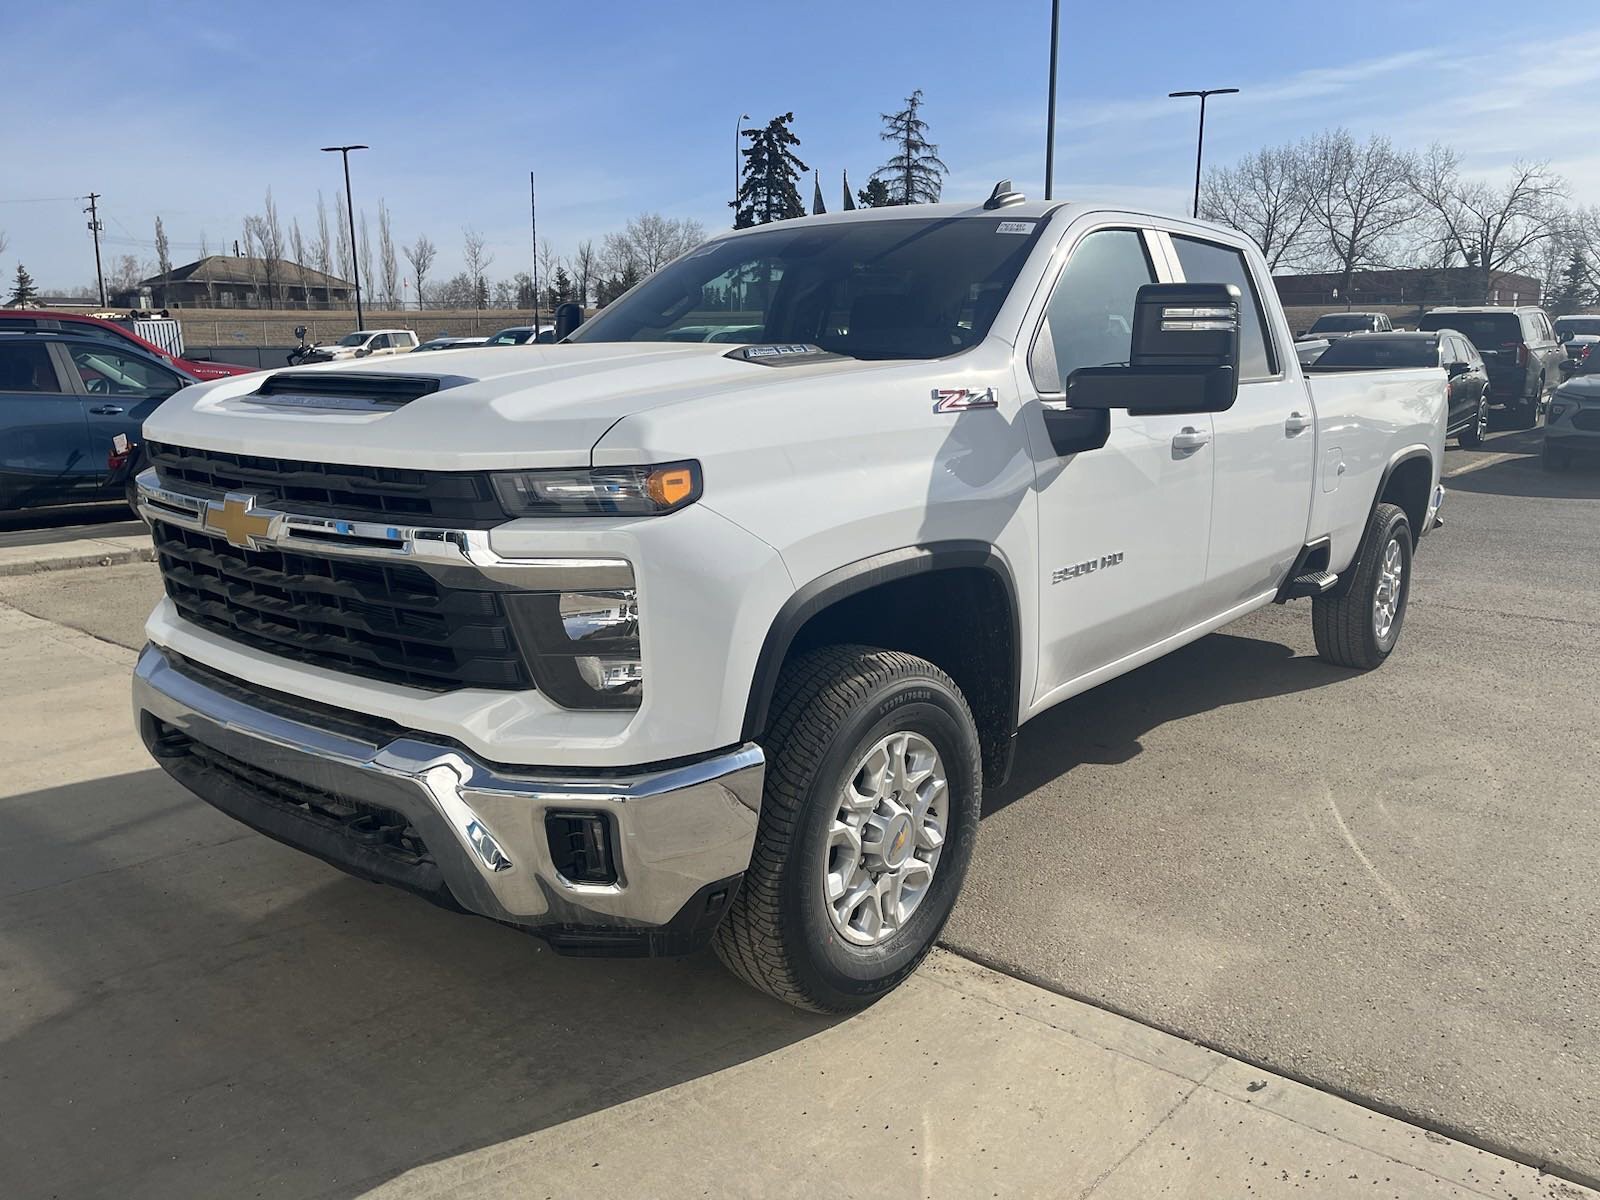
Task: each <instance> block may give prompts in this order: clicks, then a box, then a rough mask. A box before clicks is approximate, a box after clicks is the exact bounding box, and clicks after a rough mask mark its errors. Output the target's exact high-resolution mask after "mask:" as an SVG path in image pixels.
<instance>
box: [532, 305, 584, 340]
mask: <svg viewBox="0 0 1600 1200" xmlns="http://www.w3.org/2000/svg"><path fill="white" fill-rule="evenodd" d="M582 324H583V305H581V304H579V303H578V302H577V301H575V300H568V301H567V302H566V303H565V304H558V305H556V329H555V335H554V338H553V340H554V341H557V342H561V341H565V340H566V338H567V335H568V334H570V333H571V332H572V331H573V330H574V329H576V328H577V327H578V326H579V325H582ZM541 340H542V339H541Z"/></svg>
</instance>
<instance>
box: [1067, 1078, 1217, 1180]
mask: <svg viewBox="0 0 1600 1200" xmlns="http://www.w3.org/2000/svg"><path fill="white" fill-rule="evenodd" d="M1226 1061H1227V1059H1222V1058H1219V1059H1218V1060H1217V1063H1216V1066H1214V1067H1212V1068H1211V1070H1209V1071H1207V1072H1206V1073H1205V1075H1204V1076H1202V1077H1201V1078H1200V1079H1198V1080H1196V1081H1195V1082H1194V1083H1192V1084H1190V1085H1189V1088H1188V1090H1187V1091H1185V1092H1184V1093H1183V1095H1181V1096H1179V1097H1178V1101H1177V1103H1176V1104H1174V1105H1173V1106H1172V1107H1171V1108H1169V1109H1167V1111H1166V1112H1164V1113H1162V1114H1161V1119H1160V1120H1159V1121H1157V1122H1156V1123H1155V1124H1154V1125H1152V1126H1150V1128H1149V1129H1146V1130H1145V1131H1144V1135H1143V1136H1142V1137H1140V1138H1139V1140H1138V1141H1136V1142H1134V1144H1133V1145H1131V1146H1129V1147H1128V1152H1127V1153H1126V1154H1124V1155H1123V1156H1122V1157H1121V1158H1119V1159H1117V1161H1116V1162H1114V1163H1112V1164H1111V1165H1110V1166H1108V1167H1107V1168H1106V1169H1105V1170H1104V1171H1101V1172H1100V1174H1099V1175H1097V1176H1095V1180H1094V1182H1093V1183H1091V1184H1090V1185H1089V1186H1088V1187H1086V1188H1084V1189H1083V1191H1081V1192H1079V1193H1078V1200H1087V1198H1088V1197H1089V1196H1092V1195H1094V1194H1095V1192H1097V1191H1099V1190H1100V1186H1101V1185H1102V1184H1103V1183H1105V1181H1106V1180H1107V1179H1110V1178H1111V1176H1113V1175H1115V1174H1116V1173H1117V1171H1118V1169H1119V1168H1121V1166H1122V1164H1123V1163H1125V1162H1127V1161H1128V1160H1129V1159H1130V1158H1132V1157H1133V1156H1134V1155H1135V1154H1137V1153H1139V1151H1140V1150H1142V1149H1144V1146H1145V1143H1146V1142H1148V1141H1149V1140H1150V1139H1151V1138H1153V1137H1154V1136H1155V1135H1156V1133H1157V1132H1158V1131H1159V1130H1161V1129H1162V1128H1163V1127H1165V1126H1166V1124H1167V1122H1169V1121H1171V1120H1172V1118H1173V1117H1175V1116H1176V1115H1177V1114H1178V1110H1179V1109H1181V1108H1182V1107H1183V1106H1184V1105H1185V1104H1187V1103H1189V1101H1190V1099H1191V1098H1192V1097H1193V1096H1194V1094H1195V1093H1196V1092H1198V1091H1199V1090H1200V1089H1201V1088H1203V1087H1205V1085H1206V1081H1207V1080H1209V1079H1210V1078H1211V1077H1212V1076H1213V1075H1215V1074H1216V1073H1217V1071H1218V1070H1220V1069H1221V1067H1222V1065H1223V1063H1225V1062H1226Z"/></svg>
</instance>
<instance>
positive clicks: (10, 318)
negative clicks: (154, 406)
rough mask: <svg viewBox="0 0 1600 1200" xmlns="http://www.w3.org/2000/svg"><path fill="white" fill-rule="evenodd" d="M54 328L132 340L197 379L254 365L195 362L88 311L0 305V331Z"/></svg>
mask: <svg viewBox="0 0 1600 1200" xmlns="http://www.w3.org/2000/svg"><path fill="white" fill-rule="evenodd" d="M7 329H54V330H58V331H60V332H62V333H75V334H78V335H79V336H80V337H94V338H102V339H104V340H105V341H108V342H113V343H127V342H132V343H133V344H134V345H135V346H137V347H139V349H141V350H143V351H144V352H145V353H146V354H153V355H155V356H156V357H157V358H159V359H160V360H161V361H162V362H165V363H171V364H172V365H173V366H174V367H176V368H177V369H178V370H180V371H187V372H188V373H189V374H190V375H193V376H194V377H195V378H196V379H202V380H204V379H222V378H225V377H226V376H229V375H248V374H249V373H250V372H251V371H253V370H255V368H254V367H241V366H239V365H238V364H236V363H219V362H196V361H194V360H193V359H188V358H180V357H178V356H177V355H176V354H172V353H169V352H168V351H166V350H163V349H162V348H161V347H160V346H158V345H156V344H155V343H154V342H151V341H147V340H146V339H144V338H142V337H140V336H139V335H138V334H137V333H135V332H133V330H131V329H126V328H124V327H123V326H122V325H121V324H119V323H118V322H116V321H107V320H104V319H103V318H101V317H91V316H89V315H88V314H87V313H66V312H46V311H44V310H42V309H36V308H0V330H7Z"/></svg>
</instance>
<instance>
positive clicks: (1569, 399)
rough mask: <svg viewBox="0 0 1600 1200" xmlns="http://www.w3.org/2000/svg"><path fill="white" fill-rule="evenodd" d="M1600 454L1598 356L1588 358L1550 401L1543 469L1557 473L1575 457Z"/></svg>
mask: <svg viewBox="0 0 1600 1200" xmlns="http://www.w3.org/2000/svg"><path fill="white" fill-rule="evenodd" d="M1585 451H1588V452H1590V453H1593V452H1595V451H1600V354H1590V355H1589V356H1588V357H1587V358H1585V359H1583V360H1582V361H1581V362H1579V363H1578V364H1577V365H1576V367H1575V368H1574V371H1573V375H1572V378H1571V379H1569V380H1567V381H1566V382H1565V383H1563V384H1562V385H1561V386H1560V387H1558V388H1557V389H1556V394H1555V395H1554V396H1552V397H1551V398H1550V411H1549V414H1548V416H1547V418H1546V420H1545V429H1544V468H1545V470H1547V471H1559V470H1561V469H1562V468H1563V467H1565V466H1567V465H1568V464H1569V463H1570V462H1571V461H1572V459H1573V457H1574V455H1576V454H1580V453H1583V452H1585Z"/></svg>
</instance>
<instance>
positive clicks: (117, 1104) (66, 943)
mask: <svg viewBox="0 0 1600 1200" xmlns="http://www.w3.org/2000/svg"><path fill="white" fill-rule="evenodd" d="M108 796H116V797H119V801H118V802H117V803H116V804H115V806H114V807H115V809H116V811H115V813H114V816H113V819H111V820H109V821H106V822H104V823H101V824H98V825H97V824H96V823H95V821H94V819H93V814H94V813H95V812H96V811H97V810H99V809H102V808H103V806H104V804H105V801H106V798H107V797H108ZM69 818H70V819H69ZM130 845H133V846H135V847H136V849H135V851H133V852H130V850H129V849H128V847H129V846H130ZM30 846H33V847H40V848H44V847H48V848H49V852H50V857H51V861H49V862H48V863H47V864H46V865H42V866H35V867H33V868H29V867H26V866H23V867H22V868H21V869H19V870H17V871H15V872H14V873H13V872H7V873H6V874H5V875H0V978H3V979H4V981H5V986H3V987H0V993H6V994H7V1004H6V1006H5V1010H6V1011H4V1012H0V1112H4V1113H5V1114H6V1120H5V1121H3V1122H0V1162H6V1163H8V1164H10V1165H9V1166H8V1167H7V1170H6V1174H7V1175H9V1176H10V1182H9V1183H8V1185H7V1187H6V1188H5V1189H4V1190H5V1192H6V1194H7V1196H8V1197H15V1198H18V1200H21V1198H22V1197H31V1196H47V1195H63V1196H66V1195H71V1196H88V1195H116V1196H122V1197H133V1196H150V1197H188V1196H194V1197H200V1196H219V1195H246V1194H248V1195H273V1196H287V1197H301V1196H319V1197H352V1196H357V1195H361V1194H363V1193H364V1192H366V1191H367V1190H369V1189H370V1188H372V1187H374V1186H376V1185H377V1184H379V1183H381V1182H383V1181H384V1180H387V1179H392V1178H394V1177H396V1176H398V1175H401V1174H403V1173H405V1172H406V1171H407V1170H409V1169H411V1168H414V1167H417V1166H420V1165H423V1164H426V1163H429V1162H433V1161H437V1160H440V1159H446V1158H450V1157H453V1156H455V1155H458V1154H462V1153H465V1152H468V1151H471V1150H474V1149H478V1148H481V1147H485V1146H492V1145H495V1144H498V1143H501V1142H505V1141H510V1140H514V1139H516V1138H518V1137H520V1136H525V1135H527V1134H530V1133H533V1132H536V1131H538V1130H540V1129H545V1128H548V1127H550V1126H553V1125H557V1124H560V1123H563V1122H567V1121H571V1120H573V1119H575V1118H578V1117H580V1116H583V1115H584V1114H587V1113H591V1112H595V1111H597V1110H601V1109H606V1108H610V1107H613V1106H615V1105H619V1104H624V1103H626V1102H627V1101H629V1100H630V1099H632V1098H635V1097H638V1096H642V1095H646V1094H649V1093H652V1092H656V1091H659V1090H661V1089H663V1088H667V1087H671V1086H673V1085H674V1084H678V1083H682V1082H684V1081H688V1080H693V1079H698V1078H702V1077H706V1076H712V1075H714V1074H716V1073H717V1072H719V1071H722V1070H724V1069H725V1068H729V1067H733V1066H735V1065H737V1064H741V1063H747V1062H750V1061H752V1060H755V1059H759V1058H761V1057H762V1056H763V1055H765V1054H767V1053H769V1052H771V1051H773V1050H775V1049H778V1048H780V1047H783V1046H785V1045H788V1044H791V1043H793V1042H796V1041H799V1040H801V1039H804V1038H807V1037H810V1036H813V1035H815V1034H817V1033H819V1032H821V1031H823V1030H825V1029H826V1028H828V1026H829V1025H830V1024H832V1022H830V1021H829V1020H827V1019H824V1018H820V1017H815V1016H810V1015H807V1014H803V1013H799V1012H796V1011H794V1010H791V1009H789V1008H787V1007H785V1006H783V1005H781V1004H779V1003H777V1002H776V1001H772V1000H769V999H767V998H766V997H763V996H760V995H758V994H756V993H755V992H753V991H751V990H749V989H748V988H745V987H744V986H742V985H740V984H738V983H736V982H735V981H734V980H732V979H731V978H730V977H728V976H727V975H726V974H725V973H724V972H723V971H722V969H721V967H720V965H719V964H718V963H717V962H716V960H715V959H714V958H713V957H712V956H711V955H710V954H709V953H702V954H699V955H696V956H694V957H691V958H687V959H655V960H637V959H635V960H604V959H573V958H559V957H557V956H556V955H555V954H553V953H551V952H550V951H549V950H548V949H547V948H546V947H545V946H544V944H543V943H542V942H540V941H538V940H536V939H534V938H531V937H528V936H525V935H523V934H520V933H517V932H515V931H513V930H511V929H508V928H505V927H502V926H498V925H495V924H492V923H490V922H488V921H484V920H479V919H473V918H468V917H464V916H460V915H457V914H453V913H449V912H445V911H443V910H441V909H437V908H434V907H433V906H431V905H429V904H427V903H425V902H423V901H420V900H417V899H415V898H413V897H410V896H407V895H405V894H404V893H401V892H398V891H394V890H392V889H386V888H378V887H374V886H372V885H369V884H365V883H362V882H360V881H357V880H354V879H350V878H348V877H345V876H343V875H340V874H339V873H337V872H336V871H334V870H333V869H331V868H329V867H326V866H324V865H323V864H320V863H317V862H315V861H313V860H310V859H308V858H306V857H305V856H303V855H301V854H298V853H296V852H294V851H291V850H289V849H287V848H285V847H282V846H279V845H277V844H275V843H273V842H270V841H268V840H267V839H265V838H263V837H260V836H258V835H256V834H254V833H251V832H248V831H244V830H242V828H241V827H239V826H236V825H234V824H233V823H232V822H231V821H228V820H227V819H226V818H224V817H222V816H221V815H220V814H217V813H215V812H213V811H212V810H210V809H209V808H207V807H206V806H205V805H203V804H202V803H201V802H200V801H198V800H194V799H193V798H192V797H188V796H187V794H186V793H183V792H182V791H181V790H180V789H178V788H177V786H176V785H175V784H173V783H171V782H170V781H169V780H168V779H167V778H166V777H165V776H164V775H163V774H162V773H160V772H158V771H155V770H150V771H141V772H138V773H135V774H129V775H123V776H117V777H114V778H105V779H99V780H95V781H92V782H88V783H83V784H74V785H71V786H64V787H59V788H53V789H49V790H48V791H41V792H35V793H32V794H30V795H27V796H21V797H16V798H13V799H10V800H6V801H4V802H0V847H11V848H12V849H13V851H15V850H16V849H17V848H19V847H20V848H22V850H23V851H24V853H26V850H27V848H28V847H30ZM145 846H148V847H150V848H151V849H150V852H149V853H148V855H147V856H146V857H145V858H144V859H143V861H139V859H138V855H139V854H140V853H144V850H143V847H145ZM62 1146H77V1147H92V1150H88V1151H86V1152H84V1153H77V1154H70V1155H59V1154H55V1153H51V1152H50V1148H51V1147H57V1148H59V1147H62ZM579 1183H580V1181H577V1180H568V1181H565V1182H562V1183H560V1184H557V1182H556V1181H552V1190H554V1191H560V1192H564V1193H565V1192H569V1191H572V1190H575V1189H577V1187H578V1185H579Z"/></svg>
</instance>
